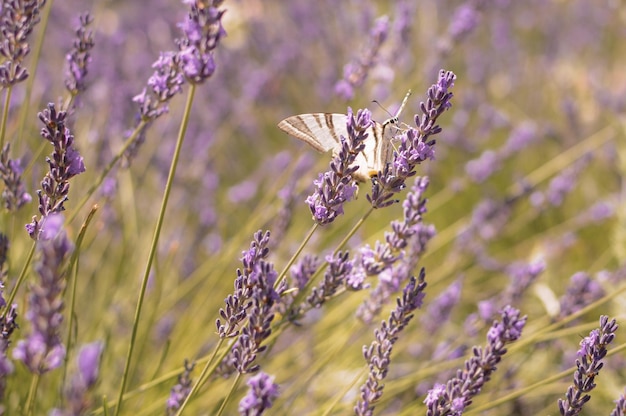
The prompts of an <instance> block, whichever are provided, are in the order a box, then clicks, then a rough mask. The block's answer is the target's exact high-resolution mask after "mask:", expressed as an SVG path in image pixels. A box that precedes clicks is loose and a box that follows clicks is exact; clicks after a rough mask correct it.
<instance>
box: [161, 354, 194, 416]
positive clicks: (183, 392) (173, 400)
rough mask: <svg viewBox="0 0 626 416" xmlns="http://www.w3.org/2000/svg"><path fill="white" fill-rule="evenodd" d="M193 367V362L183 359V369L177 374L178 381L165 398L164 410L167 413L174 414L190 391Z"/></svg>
mask: <svg viewBox="0 0 626 416" xmlns="http://www.w3.org/2000/svg"><path fill="white" fill-rule="evenodd" d="M194 367H195V364H194V363H189V362H188V361H187V360H185V371H183V373H182V374H181V375H179V376H178V383H177V384H176V385H175V386H174V387H172V390H171V391H170V396H169V397H168V398H167V403H166V410H167V414H168V415H170V416H171V415H175V414H176V412H177V411H178V409H180V406H182V404H183V402H184V401H185V399H186V398H187V396H188V395H189V393H190V392H191V384H192V380H191V372H192V371H193V368H194Z"/></svg>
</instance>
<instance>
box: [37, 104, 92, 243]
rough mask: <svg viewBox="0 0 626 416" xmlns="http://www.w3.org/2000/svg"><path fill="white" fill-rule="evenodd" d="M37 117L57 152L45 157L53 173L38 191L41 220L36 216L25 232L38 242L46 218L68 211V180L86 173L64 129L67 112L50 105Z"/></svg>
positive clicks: (44, 133) (43, 131) (81, 159)
mask: <svg viewBox="0 0 626 416" xmlns="http://www.w3.org/2000/svg"><path fill="white" fill-rule="evenodd" d="M38 116H39V119H40V120H41V121H42V122H43V124H44V128H43V129H41V135H42V136H43V138H44V139H46V140H48V141H49V142H50V143H51V144H52V145H53V146H54V151H53V153H52V155H51V156H50V157H48V158H46V162H48V167H49V169H50V170H49V172H48V173H46V176H45V177H44V178H43V180H42V181H41V189H40V190H38V191H37V196H38V197H39V213H40V214H41V218H40V219H37V217H36V216H33V221H32V222H31V223H30V224H26V231H28V235H29V236H30V237H31V238H32V239H33V240H37V239H39V234H40V232H41V230H42V225H43V224H42V223H43V220H44V219H45V218H46V217H47V216H49V215H50V214H52V213H59V212H63V211H64V210H65V208H64V206H63V204H64V203H65V201H67V199H68V197H67V195H68V193H69V190H70V183H69V180H70V179H71V178H73V177H74V176H76V175H78V174H80V173H83V172H84V171H85V164H84V163H83V158H82V156H81V155H80V154H79V153H78V150H76V148H74V136H73V135H72V134H71V132H70V129H69V128H67V127H66V126H65V118H66V116H67V113H66V112H65V111H59V112H57V111H56V108H55V107H54V104H48V108H47V109H45V110H43V111H42V112H40V113H39V114H38Z"/></svg>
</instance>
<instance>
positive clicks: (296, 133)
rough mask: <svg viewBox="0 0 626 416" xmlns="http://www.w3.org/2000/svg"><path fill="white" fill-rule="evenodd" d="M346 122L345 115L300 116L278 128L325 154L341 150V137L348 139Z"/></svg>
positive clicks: (289, 118) (282, 123) (279, 124)
mask: <svg viewBox="0 0 626 416" xmlns="http://www.w3.org/2000/svg"><path fill="white" fill-rule="evenodd" d="M346 120H347V117H346V115H345V114H329V113H313V114H300V115H297V116H291V117H287V118H286V119H284V120H283V121H281V122H280V123H278V128H279V129H281V130H282V131H284V132H285V133H287V134H289V135H291V136H293V137H295V138H296V139H299V140H302V141H303V142H305V143H307V144H308V145H309V146H311V147H312V148H314V149H315V150H317V151H318V152H322V153H323V152H328V151H329V150H333V151H338V149H340V148H341V140H340V138H339V137H340V136H344V137H348V130H346Z"/></svg>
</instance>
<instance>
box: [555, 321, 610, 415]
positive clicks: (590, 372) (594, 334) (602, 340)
mask: <svg viewBox="0 0 626 416" xmlns="http://www.w3.org/2000/svg"><path fill="white" fill-rule="evenodd" d="M615 331H617V323H616V321H615V319H612V320H610V321H609V317H608V316H605V315H603V316H601V317H600V328H599V329H594V330H593V331H591V332H590V333H589V336H588V337H585V339H583V340H582V341H580V349H579V350H578V357H579V358H578V359H576V367H577V369H576V372H575V373H574V384H573V385H571V386H570V387H569V388H568V389H567V393H566V394H565V400H563V399H559V411H560V412H561V414H562V415H563V416H575V415H578V414H579V413H580V411H581V410H582V408H583V406H584V404H585V403H587V402H588V401H589V399H591V396H590V395H589V394H585V393H589V392H590V391H591V390H593V389H594V388H595V387H596V384H595V383H594V379H595V378H596V376H597V375H598V373H599V372H600V370H601V369H602V367H604V363H602V359H603V358H604V357H605V356H606V353H607V350H606V347H607V345H609V344H610V343H611V342H613V339H615Z"/></svg>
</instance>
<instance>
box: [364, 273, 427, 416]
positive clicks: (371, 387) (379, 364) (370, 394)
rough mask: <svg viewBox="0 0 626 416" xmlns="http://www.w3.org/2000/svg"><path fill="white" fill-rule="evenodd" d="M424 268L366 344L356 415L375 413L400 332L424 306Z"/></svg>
mask: <svg viewBox="0 0 626 416" xmlns="http://www.w3.org/2000/svg"><path fill="white" fill-rule="evenodd" d="M425 276H426V273H425V272H424V269H422V270H421V271H420V275H419V279H415V277H411V279H410V280H409V283H408V285H407V286H406V287H405V288H404V291H403V292H402V298H399V299H398V302H397V305H396V308H395V309H394V310H393V311H391V315H390V316H389V319H388V320H387V321H383V323H382V326H381V327H380V329H375V330H374V336H375V337H376V339H375V340H374V341H373V342H372V343H371V344H370V346H369V347H367V346H364V347H363V356H364V357H365V360H367V363H368V366H369V370H370V371H369V374H368V377H367V381H366V382H365V384H363V386H362V387H361V390H360V391H361V393H360V399H359V401H358V402H357V404H356V406H355V408H354V411H355V413H356V414H357V415H372V414H373V412H374V407H375V404H376V402H377V401H378V400H379V399H380V398H381V396H382V395H383V388H384V385H383V384H381V383H382V381H383V380H384V379H385V377H386V376H387V371H388V370H389V365H390V364H391V351H392V349H393V346H394V344H395V343H396V341H397V340H398V336H399V334H400V332H401V331H402V330H403V329H404V328H405V327H406V326H407V325H408V323H409V321H410V320H411V319H412V318H413V311H415V310H416V309H417V308H420V307H421V306H422V302H423V299H424V296H425V294H424V290H425V289H426V282H425V281H424V278H425Z"/></svg>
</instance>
